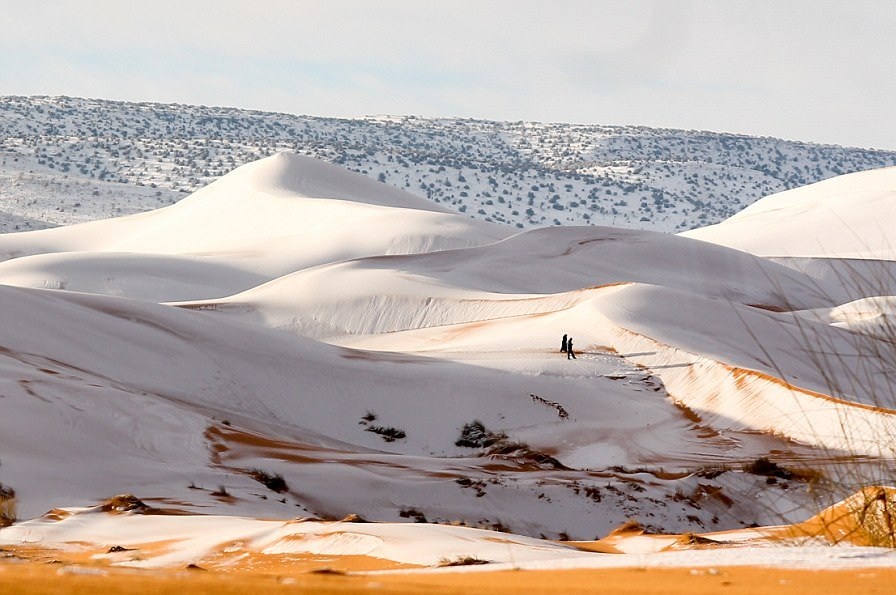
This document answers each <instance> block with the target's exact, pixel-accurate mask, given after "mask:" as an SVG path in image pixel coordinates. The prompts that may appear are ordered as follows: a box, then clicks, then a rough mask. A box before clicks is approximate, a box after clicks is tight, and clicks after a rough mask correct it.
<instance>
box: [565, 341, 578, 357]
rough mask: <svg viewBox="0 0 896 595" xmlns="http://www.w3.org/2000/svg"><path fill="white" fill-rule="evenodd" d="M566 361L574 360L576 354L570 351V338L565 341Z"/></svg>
mask: <svg viewBox="0 0 896 595" xmlns="http://www.w3.org/2000/svg"><path fill="white" fill-rule="evenodd" d="M566 359H576V352H575V351H573V350H572V337H570V338H569V339H567V341H566Z"/></svg>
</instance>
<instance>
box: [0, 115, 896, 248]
mask: <svg viewBox="0 0 896 595" xmlns="http://www.w3.org/2000/svg"><path fill="white" fill-rule="evenodd" d="M283 150H289V151H295V152H298V153H301V154H304V155H309V156H313V157H316V158H319V159H323V160H325V161H330V162H332V163H337V164H340V165H343V166H344V167H346V168H348V169H351V170H353V171H356V172H360V173H363V174H365V175H367V176H368V177H370V178H373V179H376V180H380V181H383V182H385V183H387V184H389V185H392V186H395V187H398V188H402V189H405V190H409V191H410V192H412V193H414V194H416V195H418V196H421V197H425V198H427V199H428V200H429V201H430V202H431V203H433V204H439V205H442V206H444V207H447V208H449V209H451V210H453V211H458V212H462V213H465V214H466V215H468V216H470V217H473V218H477V219H486V220H491V221H496V222H502V223H506V224H509V225H513V226H515V227H517V228H519V229H524V228H530V227H540V226H545V225H561V224H562V225H583V224H584V225H588V224H596V225H616V226H622V227H634V228H642V229H652V230H656V231H682V230H686V229H691V228H693V227H697V226H700V225H706V224H711V223H716V222H718V221H721V220H723V219H725V218H726V217H729V216H731V215H733V214H734V213H736V212H738V211H740V210H741V209H742V208H744V207H745V206H747V205H749V204H751V203H752V202H753V201H755V200H757V199H759V198H761V197H762V196H765V195H768V194H772V193H774V192H779V191H782V190H786V189H789V188H794V187H797V186H801V185H805V184H809V183H812V182H816V181H818V180H822V179H825V178H828V177H831V176H835V175H839V174H843V173H848V172H853V171H860V170H867V169H872V168H877V167H883V166H887V165H896V152H893V151H876V150H867V149H850V148H842V147H836V146H822V145H813V144H807V143H798V142H789V141H783V140H778V139H773V138H756V137H748V136H742V135H733V134H717V133H710V132H697V131H682V130H663V129H650V128H643V127H621V126H598V125H573V124H541V123H531V122H491V121H483V120H462V119H428V118H418V117H414V116H405V117H369V118H364V119H357V120H347V119H332V118H318V117H311V116H294V115H287V114H276V113H266V112H258V111H248V110H238V109H229V108H213V107H204V106H186V105H163V104H152V103H123V102H112V101H103V100H92V99H75V98H68V97H52V98H50V97H0V213H8V214H9V215H0V231H12V230H24V229H36V228H38V227H41V226H51V225H60V224H69V223H74V222H80V221H86V220H91V219H97V218H102V217H109V216H117V215H123V214H129V213H135V212H141V211H146V210H150V209H153V208H158V207H160V206H164V205H166V204H170V203H172V202H174V201H175V200H176V199H178V198H179V197H180V196H181V195H182V193H188V192H192V191H194V190H197V189H199V188H200V187H202V186H205V185H206V184H208V183H209V182H211V181H213V180H214V179H216V178H217V177H219V176H221V175H223V174H224V173H226V172H228V171H230V170H232V169H234V168H235V167H237V166H239V165H242V164H244V163H248V162H250V161H254V160H257V159H259V158H261V157H264V156H268V155H272V154H274V153H276V152H278V151H283Z"/></svg>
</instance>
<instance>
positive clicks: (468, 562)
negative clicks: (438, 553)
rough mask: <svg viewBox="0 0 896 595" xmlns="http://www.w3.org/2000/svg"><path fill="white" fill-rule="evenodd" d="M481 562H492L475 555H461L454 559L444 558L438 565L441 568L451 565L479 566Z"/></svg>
mask: <svg viewBox="0 0 896 595" xmlns="http://www.w3.org/2000/svg"><path fill="white" fill-rule="evenodd" d="M480 564H490V562H489V561H488V560H482V559H480V558H476V557H475V556H459V557H457V558H453V559H449V558H442V559H441V560H439V564H438V566H439V568H447V567H449V566H477V565H480Z"/></svg>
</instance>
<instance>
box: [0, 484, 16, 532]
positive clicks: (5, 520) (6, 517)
mask: <svg viewBox="0 0 896 595" xmlns="http://www.w3.org/2000/svg"><path fill="white" fill-rule="evenodd" d="M14 522H16V491H15V490H14V489H12V488H11V487H9V486H5V485H3V484H2V483H0V527H6V526H7V525H12V524H13V523H14Z"/></svg>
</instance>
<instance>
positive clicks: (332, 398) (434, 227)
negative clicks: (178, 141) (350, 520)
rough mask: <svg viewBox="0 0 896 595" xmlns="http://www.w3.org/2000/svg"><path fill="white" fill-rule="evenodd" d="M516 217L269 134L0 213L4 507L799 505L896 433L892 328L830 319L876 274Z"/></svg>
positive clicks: (866, 205)
mask: <svg viewBox="0 0 896 595" xmlns="http://www.w3.org/2000/svg"><path fill="white" fill-rule="evenodd" d="M867 175H868V176H871V177H874V178H876V179H877V178H880V177H881V176H888V175H889V171H888V170H881V171H880V172H872V173H870V174H867ZM850 179H851V178H850V177H845V178H842V179H841V181H842V180H846V182H842V183H847V184H848V183H849V180H850ZM840 183H841V182H831V184H840ZM871 185H872V186H875V184H871ZM815 188H824V185H818V186H816V187H815ZM807 192H809V193H810V194H812V196H813V197H814V198H807V199H806V200H807V201H808V202H810V203H813V204H814V206H815V207H817V208H821V205H823V203H824V201H825V195H824V193H819V192H815V191H810V190H807ZM876 205H877V203H876V202H875V201H874V200H864V199H859V200H857V201H856V202H854V203H853V204H852V211H853V215H854V216H855V217H856V218H857V220H858V219H861V218H876V220H878V221H879V217H880V212H879V209H877V208H876ZM810 221H812V222H813V225H814V226H816V227H817V229H815V230H813V231H812V233H816V234H818V235H819V236H821V237H823V236H824V235H825V234H827V233H832V234H833V233H836V229H835V228H834V227H833V226H832V224H830V223H823V222H822V221H821V220H820V219H818V218H812V219H810ZM512 232H513V228H510V227H508V226H506V225H500V224H497V223H494V222H486V221H475V220H471V219H470V218H468V217H466V216H464V215H461V214H457V213H452V212H450V211H447V210H445V209H443V208H442V207H441V206H439V205H434V204H433V203H432V202H430V201H427V200H425V199H423V198H421V197H418V196H414V195H412V194H408V193H405V192H403V191H400V190H397V189H394V188H391V187H389V186H387V185H383V184H381V183H379V182H377V181H375V180H370V179H369V178H367V177H364V176H360V175H358V174H355V173H351V172H349V171H347V170H345V169H343V168H340V167H337V166H334V165H330V164H326V163H322V162H320V161H317V160H314V159H310V158H308V157H304V156H298V155H294V154H277V155H274V156H272V157H268V158H265V159H263V160H260V161H258V162H254V163H251V164H248V165H245V166H243V167H241V168H238V169H236V170H235V171H233V172H231V173H229V174H228V175H225V176H222V177H221V178H220V179H219V180H217V181H216V182H214V183H212V184H210V185H209V186H207V187H205V188H203V189H201V190H199V191H197V192H196V193H194V194H192V195H190V196H188V197H186V198H184V199H183V200H181V201H180V202H178V203H177V204H175V205H171V206H166V207H164V208H160V209H157V210H154V211H150V212H146V213H142V214H137V215H131V216H127V217H120V218H116V219H109V220H103V221H94V222H87V223H83V224H79V225H72V226H68V227H60V228H54V229H45V230H39V231H30V232H21V233H11V234H5V235H2V236H0V256H2V257H3V258H4V259H5V260H4V261H3V262H2V263H0V283H2V284H3V285H0V325H2V328H3V329H4V334H3V341H2V348H0V397H2V399H0V406H2V408H3V413H4V415H2V416H0V453H2V460H0V463H2V465H0V483H2V484H3V485H6V486H11V487H12V488H14V489H15V490H16V492H17V495H18V510H19V515H20V516H22V517H25V518H28V517H33V516H35V515H38V514H40V513H42V512H44V511H45V510H47V509H49V508H52V507H54V506H61V505H74V506H90V505H94V504H96V503H97V502H100V501H102V500H103V499H105V498H108V497H109V496H111V495H114V494H116V493H120V492H134V493H137V494H138V495H139V496H140V497H141V498H144V499H146V500H147V501H150V502H153V503H155V504H157V505H167V504H169V503H177V506H178V507H182V508H186V509H188V510H191V511H193V512H214V513H219V514H250V515H257V516H265V517H280V518H284V517H290V516H294V515H296V514H301V515H314V516H317V517H321V518H340V517H342V516H344V515H346V514H350V513H355V514H360V515H361V516H362V517H364V518H368V519H371V520H380V521H399V520H402V519H404V520H424V519H425V520H430V521H438V522H443V523H450V522H454V523H464V524H468V525H474V526H484V527H497V528H501V529H507V528H509V529H511V530H514V531H516V532H520V533H524V534H527V535H531V536H538V535H546V536H550V537H558V536H570V537H574V538H580V539H584V538H592V537H594V535H596V534H605V533H606V532H608V531H609V530H611V529H612V528H613V527H615V526H616V525H618V524H619V523H621V522H623V521H625V520H626V519H627V518H630V517H636V518H639V519H640V520H641V521H642V522H644V523H645V524H648V525H650V526H653V527H654V528H661V529H664V530H666V531H683V530H698V529H711V528H730V527H738V526H743V525H748V524H751V523H768V522H776V521H780V520H782V519H785V520H786V519H791V520H800V519H802V518H805V517H807V516H808V513H809V511H814V510H816V509H817V508H818V504H819V501H818V499H819V498H821V499H823V500H825V499H828V498H829V499H830V501H827V502H824V503H825V504H828V503H832V502H833V501H835V500H837V499H839V498H840V497H842V496H844V495H845V494H844V493H843V492H841V491H839V490H843V491H845V492H847V493H848V492H851V491H852V490H853V489H855V488H857V487H859V486H861V485H863V484H865V483H867V481H868V477H867V476H865V475H863V472H862V469H863V467H861V466H858V467H857V466H856V465H854V464H853V462H852V460H849V461H847V462H846V463H841V461H842V460H843V457H844V456H847V455H856V454H858V455H862V456H864V457H868V460H872V461H874V462H875V463H874V467H873V469H874V471H875V472H876V473H879V472H880V469H881V467H882V466H884V465H886V460H889V459H890V458H892V456H893V454H894V453H893V450H892V440H891V437H892V436H893V435H894V433H896V425H894V419H896V418H894V411H896V395H894V394H893V392H892V390H891V385H890V383H889V381H888V378H889V369H890V363H889V362H891V361H893V360H894V359H896V354H894V353H893V346H892V345H893V343H892V341H890V340H889V339H888V337H887V336H886V335H885V334H883V335H882V334H881V332H879V329H878V330H877V331H875V332H860V330H858V329H856V328H851V329H849V330H845V329H844V328H843V322H844V320H846V321H850V320H851V321H857V320H860V319H862V320H865V318H863V316H864V313H865V312H867V311H868V310H869V308H874V307H883V306H885V305H886V304H887V303H889V302H888V301H887V300H886V299H878V300H877V301H875V300H871V301H868V300H865V301H863V302H856V300H861V299H862V298H868V297H872V295H873V296H879V294H870V293H868V292H864V293H862V292H860V290H859V289H857V288H856V287H848V288H844V287H842V284H839V283H836V278H834V277H825V276H824V275H817V274H815V273H814V271H815V270H816V268H817V267H813V266H803V267H794V266H790V265H792V263H788V262H783V261H781V262H774V261H771V260H768V259H765V258H762V257H760V256H756V255H753V254H749V253H746V252H742V251H738V250H735V249H732V248H730V247H726V246H720V245H716V244H714V243H711V242H708V241H698V240H696V239H691V238H686V237H681V236H671V235H665V234H659V233H656V232H652V231H642V230H619V229H611V228H606V227H596V226H578V227H547V228H544V229H539V230H531V231H525V232H520V233H518V234H516V235H511V234H512ZM806 233H809V232H808V231H807V232H806ZM841 240H842V238H840V239H839V240H838V241H841ZM841 249H844V248H843V247H842V246H841ZM805 258H808V257H804V261H805ZM810 260H812V259H810ZM814 260H818V259H814ZM804 261H801V262H804ZM819 266H821V265H819ZM857 292H858V293H857ZM857 303H858V304H860V305H861V307H859V306H857V305H856V304H857ZM564 334H567V335H571V336H572V339H573V345H574V349H575V352H576V354H577V358H576V359H569V358H567V356H566V355H564V354H562V353H560V352H559V347H560V337H561V336H562V335H564ZM818 345H823V346H824V347H825V349H824V354H825V356H826V357H830V361H824V363H825V365H824V366H819V361H820V360H819V359H818V357H817V355H818V351H817V349H816V347H817V346H818ZM813 350H814V351H813ZM813 356H814V357H813ZM831 378H835V379H838V380H840V382H839V383H836V384H835V383H832V382H831ZM854 380H861V382H853V381H854ZM768 458H771V459H772V460H773V461H775V464H774V465H771V464H769V462H768V461H767V460H766V459H768ZM757 461H765V463H763V464H757ZM777 465H780V467H779V466H777ZM770 469H771V471H770ZM810 482H811V483H810ZM810 485H811V487H812V490H809V489H808V488H809V486H810ZM819 486H826V491H825V490H821V491H820V488H819ZM832 486H834V487H832ZM819 494H823V495H822V496H819Z"/></svg>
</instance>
